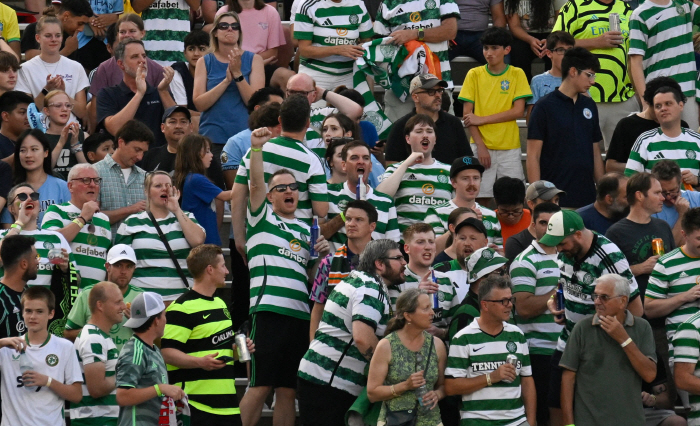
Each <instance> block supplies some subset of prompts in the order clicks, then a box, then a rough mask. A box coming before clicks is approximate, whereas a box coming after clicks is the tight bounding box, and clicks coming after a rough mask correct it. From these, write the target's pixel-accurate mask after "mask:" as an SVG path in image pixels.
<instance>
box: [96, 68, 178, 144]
mask: <svg viewBox="0 0 700 426" xmlns="http://www.w3.org/2000/svg"><path fill="white" fill-rule="evenodd" d="M147 86H148V88H147V89H146V94H145V95H144V96H143V99H142V100H141V104H140V105H139V108H138V109H137V110H136V114H135V115H134V119H135V120H139V121H140V122H142V123H143V124H145V125H146V126H148V128H149V129H151V131H152V132H153V134H154V135H155V137H156V142H155V144H153V145H152V146H150V148H157V147H159V146H163V145H165V144H166V141H165V136H164V135H163V132H161V130H160V123H161V120H162V119H163V113H164V112H165V110H164V109H163V104H162V103H161V101H160V95H159V94H158V88H156V87H153V86H151V85H150V84H149V85H147ZM134 95H136V93H134V92H132V91H131V89H129V87H128V86H127V85H126V84H125V83H124V81H121V82H120V83H119V84H117V85H116V86H110V87H104V88H102V89H101V90H100V92H99V93H98V94H97V123H99V124H98V126H99V128H104V120H105V119H106V118H107V117H111V116H113V115H115V114H117V113H118V112H119V111H121V110H122V109H123V108H124V107H125V106H126V104H128V103H129V101H131V99H133V97H134Z"/></svg>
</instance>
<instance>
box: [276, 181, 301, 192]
mask: <svg viewBox="0 0 700 426" xmlns="http://www.w3.org/2000/svg"><path fill="white" fill-rule="evenodd" d="M287 188H289V189H290V190H292V191H298V190H299V184H298V183H297V182H294V183H290V184H284V183H281V184H279V185H275V186H273V187H272V188H270V192H272V191H277V192H285V191H286V190H287Z"/></svg>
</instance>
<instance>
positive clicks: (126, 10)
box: [123, 0, 141, 16]
mask: <svg viewBox="0 0 700 426" xmlns="http://www.w3.org/2000/svg"><path fill="white" fill-rule="evenodd" d="M123 13H136V11H135V10H134V8H133V7H131V0H124V12H123ZM136 14H137V15H139V16H141V14H140V13H136Z"/></svg>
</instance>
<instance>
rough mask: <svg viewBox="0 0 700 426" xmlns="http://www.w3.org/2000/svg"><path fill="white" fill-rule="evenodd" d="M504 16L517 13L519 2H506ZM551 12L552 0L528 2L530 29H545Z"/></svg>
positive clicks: (508, 0) (513, 0) (516, 0)
mask: <svg viewBox="0 0 700 426" xmlns="http://www.w3.org/2000/svg"><path fill="white" fill-rule="evenodd" d="M505 6H506V15H512V14H514V13H518V7H520V0H506V3H505ZM551 12H552V0H530V22H531V25H530V28H532V29H536V30H538V29H541V28H547V25H548V23H549V18H550V17H551V16H550V13H551Z"/></svg>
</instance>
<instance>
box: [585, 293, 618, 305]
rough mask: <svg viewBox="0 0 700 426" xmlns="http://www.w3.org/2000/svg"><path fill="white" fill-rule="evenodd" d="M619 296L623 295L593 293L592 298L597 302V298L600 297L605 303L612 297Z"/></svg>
mask: <svg viewBox="0 0 700 426" xmlns="http://www.w3.org/2000/svg"><path fill="white" fill-rule="evenodd" d="M618 297H623V296H608V295H607V294H595V293H593V294H591V299H592V300H593V301H594V302H595V301H596V300H598V299H600V301H601V302H603V303H608V301H609V300H610V299H617V298H618Z"/></svg>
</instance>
